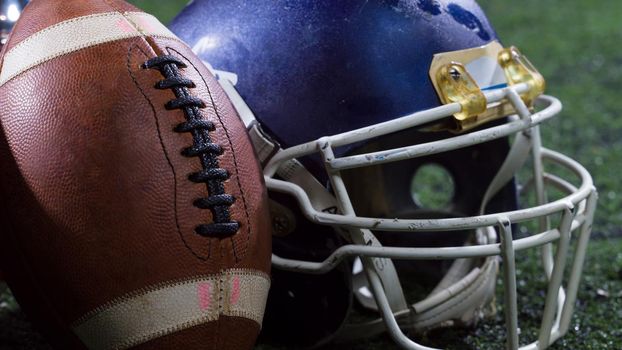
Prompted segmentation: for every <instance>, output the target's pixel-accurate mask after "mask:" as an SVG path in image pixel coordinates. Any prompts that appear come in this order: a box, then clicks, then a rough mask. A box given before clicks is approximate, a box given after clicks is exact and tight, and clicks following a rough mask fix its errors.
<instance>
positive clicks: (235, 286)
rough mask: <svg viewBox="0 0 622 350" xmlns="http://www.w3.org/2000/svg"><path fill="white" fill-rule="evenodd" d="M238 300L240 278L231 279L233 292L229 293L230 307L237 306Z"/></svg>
mask: <svg viewBox="0 0 622 350" xmlns="http://www.w3.org/2000/svg"><path fill="white" fill-rule="evenodd" d="M239 299H240V277H238V276H236V277H234V278H233V290H232V291H231V300H230V302H231V305H235V304H237V302H238V300H239Z"/></svg>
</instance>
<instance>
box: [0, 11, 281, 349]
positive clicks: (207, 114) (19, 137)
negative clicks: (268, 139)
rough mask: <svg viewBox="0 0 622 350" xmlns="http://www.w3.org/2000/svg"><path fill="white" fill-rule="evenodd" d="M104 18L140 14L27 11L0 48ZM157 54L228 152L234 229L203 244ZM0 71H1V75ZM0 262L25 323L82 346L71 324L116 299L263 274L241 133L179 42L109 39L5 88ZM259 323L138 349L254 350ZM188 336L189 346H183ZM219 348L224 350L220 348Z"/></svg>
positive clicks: (266, 233) (199, 189) (250, 158)
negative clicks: (172, 60)
mask: <svg viewBox="0 0 622 350" xmlns="http://www.w3.org/2000/svg"><path fill="white" fill-rule="evenodd" d="M110 11H119V12H124V11H138V10H137V9H136V8H134V7H132V6H131V5H128V4H127V3H125V2H123V1H117V0H114V1H113V0H109V1H107V0H72V1H65V0H33V1H32V2H31V4H30V5H28V7H27V8H26V10H25V11H24V13H23V14H22V17H21V18H20V20H19V21H18V23H17V24H16V26H15V29H14V32H13V34H12V36H11V38H10V39H9V41H8V43H7V47H5V48H4V49H5V52H8V50H10V49H11V48H12V47H14V46H15V45H17V44H19V42H20V41H22V40H24V39H26V38H27V37H28V36H30V35H32V34H34V33H36V32H38V31H40V30H42V29H44V28H46V27H49V26H50V25H54V24H55V23H58V22H61V21H64V20H68V19H71V18H74V17H78V16H85V15H90V14H93V13H102V12H110ZM158 55H174V56H176V57H178V58H179V59H181V60H182V61H184V62H185V63H186V65H187V68H185V69H181V72H182V74H183V76H184V77H185V78H188V79H191V80H192V81H193V82H194V83H195V84H196V87H195V88H192V89H190V92H191V94H192V95H193V96H195V97H199V98H201V99H202V100H203V101H204V102H205V104H206V107H205V108H203V109H202V113H203V117H204V118H205V119H208V120H210V121H212V122H214V123H215V125H216V129H215V131H213V132H210V137H211V138H212V140H213V142H215V143H217V144H219V145H220V146H221V147H222V148H223V150H224V152H223V154H222V155H221V156H219V157H218V161H219V166H220V168H224V169H226V170H228V172H229V173H230V178H229V179H228V180H226V182H225V193H227V194H231V195H233V196H234V197H235V198H236V202H235V203H234V204H233V205H232V206H231V209H230V212H231V217H232V219H233V220H235V221H237V222H239V223H240V228H239V230H238V231H237V232H236V234H235V235H233V236H232V237H231V238H223V239H219V238H208V237H203V236H200V235H198V234H197V233H196V232H195V231H194V228H195V227H196V226H197V225H200V224H208V223H210V222H212V215H211V212H210V210H206V209H199V208H197V207H195V206H194V205H193V201H194V200H195V199H197V198H201V197H207V196H208V193H207V188H206V185H205V184H204V183H199V184H197V183H193V182H191V181H189V179H188V175H189V174H190V173H193V172H197V171H199V170H201V169H202V165H201V163H200V161H199V158H198V157H185V156H183V155H182V154H181V151H182V150H183V149H184V148H186V147H189V146H191V145H192V144H193V139H192V135H191V134H190V133H177V132H174V131H173V129H174V127H175V126H176V125H178V124H180V123H182V122H184V121H185V116H184V113H183V111H182V110H178V109H177V110H166V109H165V108H164V106H165V104H166V103H167V102H168V101H170V100H172V99H174V98H175V96H174V94H173V91H172V90H170V89H166V90H160V89H156V88H155V87H154V85H155V84H156V83H157V82H158V81H161V80H163V79H164V77H163V76H162V74H161V73H160V72H159V71H157V70H154V69H144V68H142V67H141V65H142V64H143V63H144V62H145V61H146V60H148V59H150V58H153V57H155V56H158ZM0 69H1V63H0ZM0 96H1V98H0V120H1V128H2V133H1V134H0V138H2V139H1V140H0V162H1V163H2V164H3V165H6V166H3V167H2V169H1V170H0V179H1V181H0V182H1V185H0V198H2V199H3V200H2V202H1V203H0V225H1V227H2V230H1V231H0V259H1V261H0V263H1V266H2V269H3V270H4V271H5V273H6V275H7V276H6V277H7V280H8V282H9V286H10V287H11V289H12V290H13V292H14V293H15V295H16V297H17V299H18V301H19V302H20V305H22V306H23V308H24V309H25V311H26V312H27V313H29V315H30V316H31V317H32V318H33V319H34V320H35V321H37V323H38V324H39V325H40V326H41V327H42V328H44V330H46V331H47V332H46V333H48V334H53V337H54V338H55V339H54V341H55V344H56V345H57V346H58V347H61V348H65V349H70V348H81V347H82V345H81V344H80V343H79V341H78V340H77V339H76V338H75V337H73V336H72V335H71V334H70V333H69V330H68V328H67V327H68V326H69V325H71V323H72V322H74V321H76V320H77V319H79V318H80V317H82V316H83V315H84V314H86V313H88V312H90V311H92V310H94V309H96V308H98V307H100V306H101V305H103V304H105V303H106V302H109V301H110V300H113V299H115V298H120V297H123V296H124V295H125V294H127V293H130V292H133V291H136V290H140V289H142V288H147V287H149V286H153V285H158V284H162V283H168V282H171V281H179V280H185V279H188V278H193V277H195V276H204V275H210V274H215V273H218V272H220V271H222V270H223V269H227V268H247V269H255V270H258V271H262V272H265V273H268V272H269V269H270V247H271V242H270V227H269V216H268V215H269V214H268V211H267V204H266V192H265V186H264V182H263V177H262V176H261V170H260V167H259V164H258V162H257V160H256V158H255V156H254V151H253V148H252V145H251V143H250V141H249V139H248V136H247V134H246V129H245V128H244V126H243V124H242V122H241V121H240V119H239V117H238V116H237V114H236V112H235V111H234V109H233V107H232V106H231V104H230V103H229V101H228V99H227V97H226V95H225V93H224V92H223V91H222V90H221V88H220V86H219V85H218V83H217V82H216V80H215V79H214V77H213V76H212V75H211V74H210V73H209V71H208V70H207V69H206V68H205V67H203V65H202V64H201V62H200V60H199V59H197V58H196V57H195V56H194V54H193V53H192V52H191V50H190V48H188V47H187V46H186V45H185V44H183V43H182V42H180V41H178V40H172V39H165V38H153V37H147V38H140V37H139V38H132V39H125V40H119V41H114V42H111V43H106V44H101V45H97V46H93V47H89V48H85V49H82V50H79V51H77V52H73V53H70V54H67V55H64V56H60V57H57V58H55V59H53V60H51V61H49V62H45V63H43V64H41V65H39V66H36V67H34V68H32V69H30V70H28V71H26V72H24V73H22V74H20V75H18V76H17V77H15V78H13V79H12V80H10V81H8V82H7V83H6V84H5V85H3V86H1V87H0ZM259 328H260V326H259V324H257V323H256V322H252V321H249V320H247V319H243V318H238V317H221V318H220V319H219V320H218V321H215V322H211V323H207V324H203V325H201V326H196V327H194V328H191V329H187V330H185V331H183V332H179V334H172V335H169V336H165V337H162V338H159V339H156V340H153V341H151V342H147V343H144V344H142V345H141V346H140V347H139V348H140V349H156V348H158V349H161V348H183V349H198V348H201V349H222V348H227V349H249V348H251V347H252V345H253V344H254V341H255V338H256V336H257V333H258V331H259ZM181 334H185V336H183V337H182V336H181ZM224 344H227V345H226V346H225V347H223V346H224Z"/></svg>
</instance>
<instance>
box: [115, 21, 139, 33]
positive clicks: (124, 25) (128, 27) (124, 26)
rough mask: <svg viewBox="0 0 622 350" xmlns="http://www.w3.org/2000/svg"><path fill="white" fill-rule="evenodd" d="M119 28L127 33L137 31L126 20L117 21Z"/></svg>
mask: <svg viewBox="0 0 622 350" xmlns="http://www.w3.org/2000/svg"><path fill="white" fill-rule="evenodd" d="M117 28H119V29H121V30H122V31H123V32H125V33H132V32H134V31H135V29H134V27H132V25H131V24H130V23H129V22H128V21H126V20H125V19H120V20H118V21H117Z"/></svg>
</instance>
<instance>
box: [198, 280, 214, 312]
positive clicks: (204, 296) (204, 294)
mask: <svg viewBox="0 0 622 350" xmlns="http://www.w3.org/2000/svg"><path fill="white" fill-rule="evenodd" d="M211 287H212V286H211V285H210V283H209V282H203V283H199V285H198V286H197V295H198V296H199V307H200V308H201V310H207V309H209V306H210V304H211V302H212V296H211V294H210V290H211Z"/></svg>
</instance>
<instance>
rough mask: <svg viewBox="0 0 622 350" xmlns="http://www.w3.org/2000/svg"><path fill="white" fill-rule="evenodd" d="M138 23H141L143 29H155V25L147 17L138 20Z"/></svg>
mask: <svg viewBox="0 0 622 350" xmlns="http://www.w3.org/2000/svg"><path fill="white" fill-rule="evenodd" d="M138 24H139V25H140V27H141V28H142V29H143V30H146V31H154V28H153V25H152V24H151V22H149V21H148V20H146V19H145V18H140V19H139V20H138Z"/></svg>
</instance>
